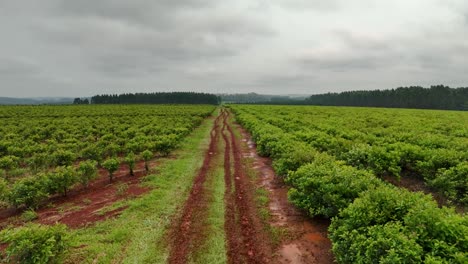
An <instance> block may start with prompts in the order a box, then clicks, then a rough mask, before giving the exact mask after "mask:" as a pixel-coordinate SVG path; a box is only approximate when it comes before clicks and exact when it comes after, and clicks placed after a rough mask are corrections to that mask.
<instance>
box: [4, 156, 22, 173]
mask: <svg viewBox="0 0 468 264" xmlns="http://www.w3.org/2000/svg"><path fill="white" fill-rule="evenodd" d="M18 162H19V159H18V157H15V156H12V155H9V156H4V157H1V158H0V169H4V170H12V169H14V168H17V167H18Z"/></svg>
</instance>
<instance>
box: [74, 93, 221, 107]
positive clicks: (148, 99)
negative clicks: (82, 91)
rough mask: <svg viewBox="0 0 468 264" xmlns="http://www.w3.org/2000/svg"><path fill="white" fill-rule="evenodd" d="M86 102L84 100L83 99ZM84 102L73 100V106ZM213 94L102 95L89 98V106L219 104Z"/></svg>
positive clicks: (78, 99) (217, 98) (218, 100)
mask: <svg viewBox="0 0 468 264" xmlns="http://www.w3.org/2000/svg"><path fill="white" fill-rule="evenodd" d="M85 100H86V99H85ZM85 100H82V99H80V98H77V99H75V102H74V103H75V104H79V103H83V102H84V101H85ZM219 102H220V99H219V97H218V96H216V95H214V94H207V93H196V92H165V93H134V94H133V93H125V94H102V95H95V96H93V97H91V100H90V103H91V104H210V105H217V104H219Z"/></svg>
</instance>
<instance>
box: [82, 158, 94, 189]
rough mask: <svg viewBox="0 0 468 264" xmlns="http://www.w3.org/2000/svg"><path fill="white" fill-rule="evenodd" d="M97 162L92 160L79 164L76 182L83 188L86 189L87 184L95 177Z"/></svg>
mask: <svg viewBox="0 0 468 264" xmlns="http://www.w3.org/2000/svg"><path fill="white" fill-rule="evenodd" d="M96 166H97V162H96V161H94V160H87V161H83V162H81V163H80V165H79V166H78V170H77V173H78V181H79V182H80V183H81V184H83V186H85V187H88V185H89V182H90V181H92V180H94V179H96V177H97V167H96Z"/></svg>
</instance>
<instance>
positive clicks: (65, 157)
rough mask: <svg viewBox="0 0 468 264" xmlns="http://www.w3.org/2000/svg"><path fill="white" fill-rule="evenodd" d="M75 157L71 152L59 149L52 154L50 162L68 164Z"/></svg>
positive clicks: (58, 164)
mask: <svg viewBox="0 0 468 264" xmlns="http://www.w3.org/2000/svg"><path fill="white" fill-rule="evenodd" d="M75 158H76V157H75V154H73V152H71V151H68V150H63V149H59V150H57V151H55V152H54V153H53V154H52V163H53V164H54V165H56V166H70V165H72V163H73V161H74V160H75Z"/></svg>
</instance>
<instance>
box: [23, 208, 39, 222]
mask: <svg viewBox="0 0 468 264" xmlns="http://www.w3.org/2000/svg"><path fill="white" fill-rule="evenodd" d="M37 218H38V215H37V213H36V212H35V211H34V210H31V209H28V210H26V211H24V212H23V213H22V214H21V220H23V221H24V222H31V221H33V220H36V219H37Z"/></svg>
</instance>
